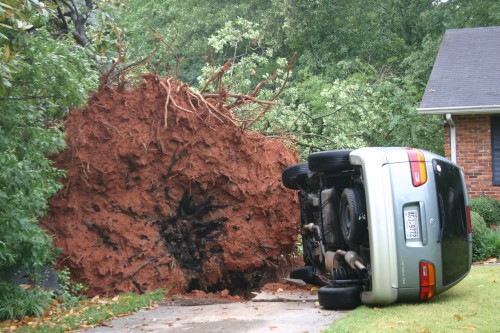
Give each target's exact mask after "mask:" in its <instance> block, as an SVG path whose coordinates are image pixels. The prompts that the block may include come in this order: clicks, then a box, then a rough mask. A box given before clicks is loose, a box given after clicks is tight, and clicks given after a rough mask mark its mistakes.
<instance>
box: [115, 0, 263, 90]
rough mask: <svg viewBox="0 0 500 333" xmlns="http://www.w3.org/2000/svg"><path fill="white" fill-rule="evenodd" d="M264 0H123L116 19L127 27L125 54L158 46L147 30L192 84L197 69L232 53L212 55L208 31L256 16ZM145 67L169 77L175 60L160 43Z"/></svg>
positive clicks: (254, 19) (136, 56)
mask: <svg viewBox="0 0 500 333" xmlns="http://www.w3.org/2000/svg"><path fill="white" fill-rule="evenodd" d="M269 7H270V2H268V1H259V0H237V1H232V2H231V3H228V2H227V1H224V0H211V1H198V0H184V1H176V0H165V1H157V0H146V1H145V0H127V1H126V5H125V10H124V13H123V18H122V24H123V25H124V27H125V28H126V30H127V41H128V45H129V56H130V58H131V60H132V61H134V60H138V59H142V58H143V57H145V56H146V55H147V54H149V53H150V52H151V51H152V50H153V49H155V47H156V46H157V45H158V43H159V42H158V40H157V39H156V38H155V37H154V35H153V32H154V33H155V34H156V35H157V36H160V37H161V38H163V40H164V41H166V42H167V43H169V44H170V45H171V46H172V48H173V50H174V51H175V52H176V54H177V55H178V57H179V59H180V69H179V77H180V79H181V80H182V81H184V82H188V83H189V84H194V83H195V82H196V78H197V77H198V76H199V75H200V71H201V69H202V68H203V67H204V66H205V64H207V63H212V61H215V62H217V63H225V62H226V61H227V60H228V59H229V58H230V57H233V55H234V49H233V48H228V49H226V50H225V51H227V52H225V53H221V54H220V56H219V57H217V59H214V55H213V53H212V51H211V50H210V48H209V47H208V45H207V41H208V39H209V38H210V36H212V35H214V34H215V33H216V32H217V31H218V30H220V29H223V28H224V26H225V25H226V23H227V22H228V21H233V22H235V21H236V20H237V19H238V18H243V19H245V20H247V21H250V22H257V21H260V18H262V17H264V16H265V15H268V13H267V11H268V9H269ZM151 64H152V65H151V66H149V67H148V70H150V71H152V72H157V73H159V74H161V75H164V74H166V73H168V74H169V75H170V76H174V75H175V72H174V68H175V65H176V59H175V57H174V55H173V54H172V52H171V51H170V50H169V48H168V47H167V46H166V45H161V48H160V50H159V51H158V52H157V54H156V55H155V57H154V58H153V59H152V61H151Z"/></svg>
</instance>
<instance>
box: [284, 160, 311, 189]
mask: <svg viewBox="0 0 500 333" xmlns="http://www.w3.org/2000/svg"><path fill="white" fill-rule="evenodd" d="M308 173H309V167H308V166H307V164H306V163H299V164H295V165H292V166H290V167H288V168H286V169H285V170H283V173H282V174H281V180H282V181H283V185H285V187H286V188H289V189H291V190H298V189H299V188H300V187H305V185H306V179H307V174H308Z"/></svg>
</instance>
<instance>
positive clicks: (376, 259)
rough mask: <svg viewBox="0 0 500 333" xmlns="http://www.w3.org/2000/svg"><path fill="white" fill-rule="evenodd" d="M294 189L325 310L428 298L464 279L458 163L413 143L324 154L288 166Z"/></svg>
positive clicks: (305, 276)
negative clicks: (411, 145)
mask: <svg viewBox="0 0 500 333" xmlns="http://www.w3.org/2000/svg"><path fill="white" fill-rule="evenodd" d="M282 180H283V184H284V185H285V186H286V187H287V188H290V189H293V190H297V191H298V196H299V202H300V208H301V224H300V225H301V230H300V231H301V236H302V245H303V256H304V263H305V266H304V267H300V268H297V269H295V270H293V271H292V272H291V273H290V277H291V278H298V279H302V280H304V281H305V282H307V283H312V284H316V285H320V286H322V287H321V288H320V289H319V290H318V299H319V303H320V305H321V306H323V307H325V308H331V309H349V308H354V307H356V306H358V305H360V304H361V303H364V304H370V305H386V304H390V303H393V302H396V301H417V300H427V299H429V298H431V297H433V296H434V295H436V294H439V293H441V292H443V291H445V290H447V289H449V288H451V287H452V286H454V285H455V284H456V283H458V282H459V281H460V280H462V279H463V278H464V277H465V276H466V275H467V273H468V272H469V270H470V266H471V261H472V227H471V220H470V208H469V203H468V197H467V190H466V186H465V181H464V177H463V173H462V171H461V169H460V168H459V167H458V166H457V165H456V164H454V163H452V162H450V161H448V160H447V159H445V158H443V157H441V156H439V155H436V154H433V153H430V152H427V151H424V150H418V149H413V148H396V147H394V148H377V147H371V148H361V149H357V150H353V151H348V150H332V151H321V152H316V153H312V154H310V155H309V158H308V163H301V164H296V165H293V166H290V167H288V168H287V169H285V170H284V171H283V174H282Z"/></svg>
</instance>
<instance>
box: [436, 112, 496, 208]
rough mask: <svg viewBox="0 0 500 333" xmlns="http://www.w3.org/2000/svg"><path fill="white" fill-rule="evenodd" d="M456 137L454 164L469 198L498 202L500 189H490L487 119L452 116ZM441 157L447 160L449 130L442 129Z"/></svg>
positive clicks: (482, 117) (489, 138) (490, 173)
mask: <svg viewBox="0 0 500 333" xmlns="http://www.w3.org/2000/svg"><path fill="white" fill-rule="evenodd" d="M452 118H453V122H454V123H455V126H456V134H457V164H458V165H459V166H460V167H462V169H463V170H464V174H465V181H466V183H467V190H468V192H469V196H470V197H471V198H477V197H480V196H487V197H489V198H496V199H500V186H493V178H492V169H491V168H492V166H491V126H490V116H489V115H476V116H453V117H452ZM444 141H445V155H446V157H447V158H448V159H450V160H451V149H450V128H449V126H448V125H445V131H444Z"/></svg>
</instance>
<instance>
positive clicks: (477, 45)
mask: <svg viewBox="0 0 500 333" xmlns="http://www.w3.org/2000/svg"><path fill="white" fill-rule="evenodd" d="M418 111H419V112H421V113H430V114H433V113H455V114H459V113H462V114H463V113H472V112H474V113H496V112H500V27H484V28H468V29H450V30H447V31H446V33H445V35H444V37H443V41H442V43H441V47H440V48H439V53H438V55H437V57H436V61H435V63H434V67H433V69H432V73H431V76H430V78H429V81H428V83H427V88H426V90H425V93H424V97H423V98H422V102H421V104H420V107H419V108H418Z"/></svg>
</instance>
